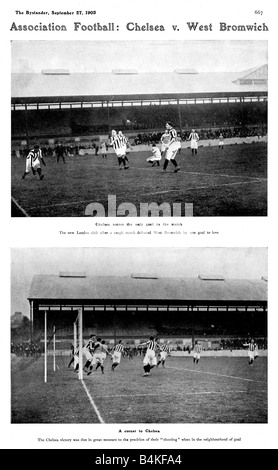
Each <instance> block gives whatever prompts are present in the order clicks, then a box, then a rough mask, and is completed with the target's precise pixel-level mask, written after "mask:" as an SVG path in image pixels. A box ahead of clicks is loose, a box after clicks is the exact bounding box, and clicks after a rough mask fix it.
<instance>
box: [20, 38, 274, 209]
mask: <svg viewBox="0 0 278 470" xmlns="http://www.w3.org/2000/svg"><path fill="white" fill-rule="evenodd" d="M267 115H268V41H266V40H176V41H174V40H133V41H123V40H120V41H114V40H113V41H109V40H102V41H99V40H94V41H92V40H91V41H88V40H83V41H78V40H71V41H64V40H59V41H49V40H28V41H24V40H20V41H17V40H14V41H12V42H11V215H12V217H92V216H94V217H119V216H121V217H123V216H132V217H153V216H156V217H157V216H160V217H223V216H224V217H254V216H255V217H264V216H267V148H268V122H267ZM119 170H121V171H119Z"/></svg>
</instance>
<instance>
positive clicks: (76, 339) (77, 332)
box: [44, 308, 83, 383]
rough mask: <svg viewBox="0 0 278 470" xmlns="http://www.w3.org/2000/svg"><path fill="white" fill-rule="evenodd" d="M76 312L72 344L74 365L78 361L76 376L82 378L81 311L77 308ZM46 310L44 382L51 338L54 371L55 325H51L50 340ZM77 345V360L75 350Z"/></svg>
mask: <svg viewBox="0 0 278 470" xmlns="http://www.w3.org/2000/svg"><path fill="white" fill-rule="evenodd" d="M77 311H78V314H77V317H76V320H75V322H74V324H73V346H74V351H73V352H74V367H76V365H77V361H78V363H79V370H78V378H79V380H83V311H82V308H78V310H77ZM47 328H48V324H47V310H45V312H44V382H45V383H46V382H47V366H48V345H49V343H50V342H51V341H52V340H53V352H52V355H53V371H54V372H55V371H56V368H58V366H57V365H56V327H55V326H53V334H52V336H51V339H50V341H48V339H47ZM77 347H78V360H77V356H76V354H75V351H76V349H77Z"/></svg>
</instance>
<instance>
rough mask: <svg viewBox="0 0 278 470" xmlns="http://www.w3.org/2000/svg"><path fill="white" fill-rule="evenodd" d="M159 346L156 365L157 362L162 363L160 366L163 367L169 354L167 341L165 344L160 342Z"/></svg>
mask: <svg viewBox="0 0 278 470" xmlns="http://www.w3.org/2000/svg"><path fill="white" fill-rule="evenodd" d="M159 348H160V353H159V360H158V363H157V367H158V366H159V364H162V367H165V361H166V359H167V357H168V356H170V354H171V350H170V347H169V342H168V343H167V344H160V345H159Z"/></svg>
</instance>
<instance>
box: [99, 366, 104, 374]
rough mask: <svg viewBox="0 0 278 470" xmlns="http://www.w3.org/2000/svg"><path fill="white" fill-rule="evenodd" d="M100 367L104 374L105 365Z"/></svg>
mask: <svg viewBox="0 0 278 470" xmlns="http://www.w3.org/2000/svg"><path fill="white" fill-rule="evenodd" d="M100 368H101V373H102V374H104V367H103V366H100Z"/></svg>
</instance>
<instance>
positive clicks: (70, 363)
mask: <svg viewBox="0 0 278 470" xmlns="http://www.w3.org/2000/svg"><path fill="white" fill-rule="evenodd" d="M73 362H74V357H73V358H72V359H71V360H70V361H69V365H68V367H70V366H71V365H72V363H73Z"/></svg>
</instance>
